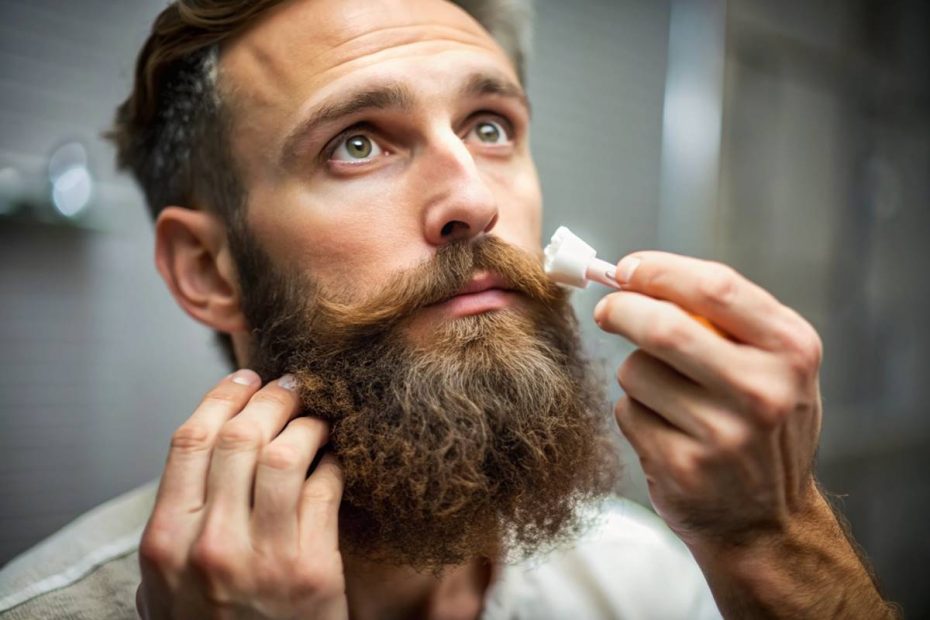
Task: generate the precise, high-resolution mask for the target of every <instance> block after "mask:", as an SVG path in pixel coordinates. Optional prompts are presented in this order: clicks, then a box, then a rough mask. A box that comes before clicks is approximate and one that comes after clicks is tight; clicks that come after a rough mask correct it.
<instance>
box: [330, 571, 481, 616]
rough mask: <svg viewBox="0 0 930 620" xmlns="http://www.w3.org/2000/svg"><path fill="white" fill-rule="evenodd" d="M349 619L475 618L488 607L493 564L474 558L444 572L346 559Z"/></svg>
mask: <svg viewBox="0 0 930 620" xmlns="http://www.w3.org/2000/svg"><path fill="white" fill-rule="evenodd" d="M343 562H344V565H345V578H346V597H347V599H348V603H349V617H351V618H352V619H353V620H380V619H385V620H394V619H398V620H399V619H406V618H430V619H435V620H473V619H474V618H477V617H478V616H479V614H480V613H481V610H482V609H483V607H484V598H485V595H486V593H487V590H488V588H489V586H490V585H491V581H492V578H493V576H494V575H495V574H496V570H495V567H494V565H493V564H492V563H491V562H490V561H488V560H485V559H475V560H472V561H470V562H467V563H466V564H462V565H460V566H450V567H447V568H446V569H444V570H443V571H442V573H441V574H439V575H434V574H433V573H429V572H426V573H418V572H416V571H414V570H413V569H410V568H407V567H396V566H385V565H380V564H372V563H371V562H368V561H366V560H364V559H361V558H358V557H343Z"/></svg>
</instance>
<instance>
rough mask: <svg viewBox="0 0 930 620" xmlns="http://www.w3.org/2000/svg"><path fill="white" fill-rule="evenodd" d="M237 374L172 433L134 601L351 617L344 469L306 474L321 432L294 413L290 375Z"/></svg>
mask: <svg viewBox="0 0 930 620" xmlns="http://www.w3.org/2000/svg"><path fill="white" fill-rule="evenodd" d="M260 387H261V380H260V378H259V376H258V375H257V374H256V373H254V372H252V371H250V370H240V371H238V372H236V373H234V374H232V375H230V376H229V377H227V378H226V379H224V380H223V381H221V382H220V383H219V384H218V385H217V386H216V387H215V388H213V390H211V391H210V392H209V393H208V394H207V395H206V397H205V398H204V399H203V402H201V404H200V406H198V407H197V410H196V411H195V412H194V415H192V416H191V417H190V418H189V419H188V420H187V421H186V422H185V423H184V424H183V425H181V426H180V427H179V428H178V430H177V431H176V432H175V433H174V436H173V437H172V440H171V450H170V452H169V454H168V462H167V465H166V466H165V471H164V474H163V475H162V478H161V484H160V486H159V488H158V495H157V498H156V500H155V508H154V510H153V512H152V516H151V517H150V518H149V521H148V524H147V525H146V528H145V532H144V533H143V535H142V541H141V543H140V546H139V560H140V564H141V569H142V583H141V585H140V586H139V589H138V591H137V593H136V606H137V608H138V611H139V613H140V615H141V616H142V617H143V618H145V619H147V620H148V619H153V618H246V617H247V618H296V617H299V618H327V619H329V618H347V617H348V611H347V604H346V597H345V578H344V575H343V566H342V556H341V555H340V553H339V538H338V533H337V525H338V515H339V503H340V500H341V497H342V487H343V477H342V470H341V469H340V467H339V465H338V464H337V462H336V459H335V458H334V457H333V456H332V455H331V454H326V455H324V456H323V458H322V459H321V460H320V462H319V464H318V465H317V466H316V468H315V469H314V471H313V473H312V474H311V475H310V477H309V478H308V477H307V470H308V469H309V467H310V465H311V462H312V461H313V458H314V456H315V455H316V454H317V453H318V452H319V450H320V449H321V448H322V447H323V446H324V445H325V444H326V442H327V440H328V433H329V428H328V426H327V424H326V423H325V422H323V421H322V420H319V419H316V418H308V417H295V416H296V415H297V413H298V404H299V403H298V398H297V394H296V393H295V391H294V389H295V382H294V380H293V378H291V377H288V376H285V377H282V378H281V379H279V380H278V381H274V382H271V383H269V384H268V385H266V386H265V387H263V388H261V389H259V388H260Z"/></svg>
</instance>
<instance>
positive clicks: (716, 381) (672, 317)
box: [595, 292, 772, 392]
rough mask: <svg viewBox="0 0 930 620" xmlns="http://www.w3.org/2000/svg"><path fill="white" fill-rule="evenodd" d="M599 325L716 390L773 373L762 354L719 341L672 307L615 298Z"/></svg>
mask: <svg viewBox="0 0 930 620" xmlns="http://www.w3.org/2000/svg"><path fill="white" fill-rule="evenodd" d="M595 320H596V321H597V324H598V325H599V326H600V327H601V329H603V330H605V331H607V332H610V333H614V334H619V335H621V336H623V337H624V338H626V339H627V340H629V341H630V342H632V343H633V344H635V345H636V346H638V347H640V348H641V349H644V350H645V351H646V352H648V353H649V354H651V355H653V356H655V357H657V358H659V359H660V360H662V361H663V362H665V363H667V364H669V365H671V366H672V367H673V368H675V369H676V370H677V371H679V372H680V373H682V374H683V375H685V376H687V377H689V378H690V379H692V380H694V381H695V382H697V383H698V384H700V385H702V386H705V387H707V388H710V389H712V390H714V391H718V392H729V391H731V390H732V389H733V385H734V384H735V383H737V381H736V379H735V375H736V374H737V373H745V372H748V371H752V370H756V369H760V368H761V369H763V370H766V371H768V370H771V369H770V368H769V366H771V364H772V362H771V361H770V360H768V361H767V359H766V358H767V355H766V354H765V353H764V352H762V351H760V350H758V349H754V348H752V347H750V346H747V345H742V344H739V343H737V342H733V341H730V340H727V339H725V338H720V337H719V336H717V335H716V334H714V333H713V332H711V331H710V330H708V329H705V328H704V327H703V326H702V325H700V324H699V323H698V322H697V321H695V320H694V319H692V318H691V317H690V316H688V314H687V313H686V312H685V311H684V310H682V309H681V308H680V307H678V306H676V305H675V304H673V303H671V302H667V301H662V300H658V299H653V298H652V297H647V296H646V295H641V294H639V293H632V292H620V293H612V294H610V295H608V296H606V297H605V298H604V299H602V300H601V302H600V303H599V304H598V307H597V308H596V309H595Z"/></svg>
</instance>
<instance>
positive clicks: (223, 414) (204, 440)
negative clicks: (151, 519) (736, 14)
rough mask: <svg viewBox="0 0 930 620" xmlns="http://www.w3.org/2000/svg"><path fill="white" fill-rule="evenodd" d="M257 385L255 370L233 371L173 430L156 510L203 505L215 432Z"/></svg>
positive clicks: (246, 399) (233, 413)
mask: <svg viewBox="0 0 930 620" xmlns="http://www.w3.org/2000/svg"><path fill="white" fill-rule="evenodd" d="M260 386H261V378H260V377H259V376H258V374H256V373H255V372H253V371H251V370H245V369H243V370H239V371H237V372H234V373H233V374H231V375H229V376H228V377H226V378H225V379H223V380H222V381H220V382H219V383H218V384H217V385H216V386H214V387H213V389H211V390H210V391H209V392H207V394H206V396H204V398H203V400H202V401H201V403H200V405H198V406H197V409H196V410H194V413H193V415H191V417H190V418H188V419H187V421H186V422H184V424H182V425H181V426H180V427H179V428H178V429H177V430H176V431H175V433H174V435H173V436H172V438H171V448H170V449H169V451H168V460H167V464H166V465H165V470H164V473H163V474H162V477H161V482H160V483H159V486H158V495H157V498H156V506H158V507H159V510H172V511H174V510H176V511H181V512H191V511H193V510H196V509H198V508H200V507H202V506H203V505H204V502H205V501H206V487H207V470H208V469H209V466H210V456H211V453H212V450H213V444H214V443H215V441H216V436H217V433H219V431H220V429H221V428H222V426H223V424H225V423H226V421H227V420H229V419H230V418H232V417H233V416H235V415H236V414H237V413H239V411H241V410H242V408H243V407H244V406H245V404H246V403H247V402H248V401H249V398H251V397H252V395H253V394H254V393H255V391H256V390H257V389H258V388H259V387H260Z"/></svg>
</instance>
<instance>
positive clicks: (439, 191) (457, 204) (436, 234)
mask: <svg viewBox="0 0 930 620" xmlns="http://www.w3.org/2000/svg"><path fill="white" fill-rule="evenodd" d="M423 156H424V157H423V158H422V159H421V163H420V166H419V167H420V172H421V175H420V181H421V182H422V185H421V187H422V188H423V192H424V195H425V197H426V202H425V203H424V204H425V206H424V209H423V230H424V233H425V236H426V240H427V241H428V242H429V243H430V244H432V245H435V246H440V245H444V244H446V243H449V242H451V241H458V240H462V239H470V238H472V237H476V236H478V235H480V234H482V233H487V232H490V231H491V229H492V228H494V225H495V224H497V216H498V207H497V201H496V199H495V198H494V194H493V193H492V192H491V189H490V188H489V187H488V185H487V183H486V182H485V180H484V179H483V178H482V176H481V172H480V170H479V169H478V166H477V164H476V162H475V158H474V156H473V155H472V153H471V151H469V150H468V146H467V145H466V144H465V143H464V142H463V141H462V139H461V138H460V137H459V136H457V135H456V134H454V133H452V132H449V133H448V134H446V135H444V136H443V137H442V138H441V139H439V140H435V141H434V142H433V143H432V144H431V145H430V146H429V148H428V149H426V151H425V152H424V153H423Z"/></svg>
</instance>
